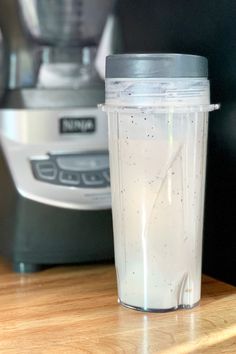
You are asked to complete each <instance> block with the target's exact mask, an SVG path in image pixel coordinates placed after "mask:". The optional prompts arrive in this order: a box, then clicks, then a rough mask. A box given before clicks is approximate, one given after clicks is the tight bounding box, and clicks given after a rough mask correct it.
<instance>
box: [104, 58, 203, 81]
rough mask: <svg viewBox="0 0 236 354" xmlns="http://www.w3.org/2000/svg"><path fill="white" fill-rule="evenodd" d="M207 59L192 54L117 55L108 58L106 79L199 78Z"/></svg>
mask: <svg viewBox="0 0 236 354" xmlns="http://www.w3.org/2000/svg"><path fill="white" fill-rule="evenodd" d="M207 76H208V61H207V58H205V57H202V56H199V55H191V54H174V53H167V54H158V53H157V54H116V55H109V56H108V57H107V58H106V78H162V77H166V78H168V77H169V78H195V77H196V78H199V77H207Z"/></svg>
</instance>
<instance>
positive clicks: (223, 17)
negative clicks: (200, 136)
mask: <svg viewBox="0 0 236 354" xmlns="http://www.w3.org/2000/svg"><path fill="white" fill-rule="evenodd" d="M118 15H119V17H120V21H121V24H122V28H123V37H124V51H125V52H177V53H191V54H200V55H204V56H206V57H207V58H208V60H209V78H210V81H211V100H212V102H213V103H218V102H220V103H221V104H222V108H221V110H220V111H218V112H214V113H211V115H210V124H209V140H208V169H207V184H206V203H205V226H204V258H203V270H204V272H205V273H208V274H210V275H212V276H215V277H217V278H220V279H223V280H225V281H227V282H231V283H233V284H235V285H236V222H235V219H236V216H235V214H236V207H235V203H236V192H235V190H236V182H235V181H236V2H235V1H233V0H213V1H212V0H176V1H174V0H146V1H145V0H133V1H131V0H130V1H127V0H120V2H119V4H118Z"/></svg>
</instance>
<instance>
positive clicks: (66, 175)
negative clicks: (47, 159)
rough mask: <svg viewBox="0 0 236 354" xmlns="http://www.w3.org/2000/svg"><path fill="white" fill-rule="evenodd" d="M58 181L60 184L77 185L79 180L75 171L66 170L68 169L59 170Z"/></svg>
mask: <svg viewBox="0 0 236 354" xmlns="http://www.w3.org/2000/svg"><path fill="white" fill-rule="evenodd" d="M59 181H60V182H61V183H62V184H66V185H68V184H69V185H71V186H77V185H78V184H79V182H80V180H79V176H78V174H77V173H74V172H68V171H61V172H60V174H59Z"/></svg>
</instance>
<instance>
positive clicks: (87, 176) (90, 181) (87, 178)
mask: <svg viewBox="0 0 236 354" xmlns="http://www.w3.org/2000/svg"><path fill="white" fill-rule="evenodd" d="M82 179H83V182H84V184H85V185H87V186H98V185H104V179H103V177H102V175H101V174H100V173H96V172H90V173H82Z"/></svg>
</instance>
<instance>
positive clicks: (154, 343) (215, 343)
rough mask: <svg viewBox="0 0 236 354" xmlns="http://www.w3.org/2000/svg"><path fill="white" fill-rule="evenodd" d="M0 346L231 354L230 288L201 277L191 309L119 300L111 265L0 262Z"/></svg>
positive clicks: (235, 344)
mask: <svg viewBox="0 0 236 354" xmlns="http://www.w3.org/2000/svg"><path fill="white" fill-rule="evenodd" d="M0 279H1V283H0V353H21V354H22V353H102V354H103V353H142V354H143V353H144V354H147V353H162V354H178V353H181V354H182V353H183V354H189V353H191V354H196V353H200V354H204V353H207V354H211V353H212V354H217V353H227V354H229V353H230V354H234V353H236V288H235V287H232V286H229V285H226V284H224V283H221V282H218V281H216V280H213V279H211V278H208V277H204V278H203V294H202V300H201V303H200V305H199V306H198V307H196V308H194V309H192V310H179V311H176V312H169V313H164V314H151V313H149V314H147V313H146V314H145V313H142V312H136V311H134V310H129V309H126V308H123V307H121V306H120V305H118V304H117V294H116V282H115V271H114V266H113V265H93V266H77V267H57V268H51V269H48V270H45V271H42V272H40V273H36V274H31V275H19V274H14V273H13V272H12V271H11V270H10V268H9V267H8V266H7V265H5V264H4V263H3V262H0Z"/></svg>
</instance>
